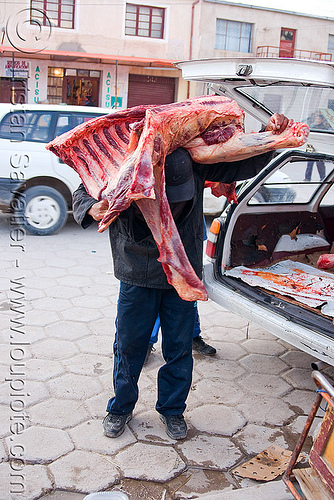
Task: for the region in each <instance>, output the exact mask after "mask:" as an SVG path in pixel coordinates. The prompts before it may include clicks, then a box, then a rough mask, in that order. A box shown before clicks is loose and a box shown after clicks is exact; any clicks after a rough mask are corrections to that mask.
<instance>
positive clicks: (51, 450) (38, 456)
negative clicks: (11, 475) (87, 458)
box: [6, 426, 74, 463]
mask: <svg viewBox="0 0 334 500" xmlns="http://www.w3.org/2000/svg"><path fill="white" fill-rule="evenodd" d="M15 437H16V438H17V440H18V437H17V436H15ZM18 442H19V444H20V446H24V458H25V460H27V461H28V462H33V463H34V462H35V463H46V462H51V461H53V460H56V459H57V458H59V457H61V456H62V455H65V454H66V453H69V452H70V451H71V450H73V448H74V445H73V443H72V441H71V440H70V438H69V436H68V434H67V432H65V431H62V430H60V429H50V428H48V427H41V426H31V427H29V428H28V429H25V430H24V431H23V432H22V433H21V434H20V436H19V441H18ZM6 444H7V446H8V447H9V446H10V445H11V438H10V437H7V438H6Z"/></svg>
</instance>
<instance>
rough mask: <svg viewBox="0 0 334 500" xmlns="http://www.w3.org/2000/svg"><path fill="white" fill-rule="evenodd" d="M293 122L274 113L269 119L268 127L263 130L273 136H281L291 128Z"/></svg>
mask: <svg viewBox="0 0 334 500" xmlns="http://www.w3.org/2000/svg"><path fill="white" fill-rule="evenodd" d="M292 124H293V120H292V119H291V120H289V118H287V117H286V116H284V115H280V114H279V113H275V114H274V115H272V116H271V117H270V119H269V122H268V125H267V126H266V128H265V132H269V131H270V132H272V133H273V134H281V133H282V132H284V130H285V129H286V128H287V127H291V125H292Z"/></svg>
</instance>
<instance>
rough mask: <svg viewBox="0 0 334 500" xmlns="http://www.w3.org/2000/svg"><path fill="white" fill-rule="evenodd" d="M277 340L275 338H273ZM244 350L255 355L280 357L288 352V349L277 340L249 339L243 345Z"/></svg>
mask: <svg viewBox="0 0 334 500" xmlns="http://www.w3.org/2000/svg"><path fill="white" fill-rule="evenodd" d="M272 338H273V339H275V337H272ZM241 345H242V347H243V348H244V349H247V351H248V352H250V353H255V354H269V355H270V356H279V355H280V354H283V352H285V351H286V348H285V347H284V346H283V345H282V344H280V343H279V342H278V341H277V340H263V339H247V340H245V341H244V342H242V343H241Z"/></svg>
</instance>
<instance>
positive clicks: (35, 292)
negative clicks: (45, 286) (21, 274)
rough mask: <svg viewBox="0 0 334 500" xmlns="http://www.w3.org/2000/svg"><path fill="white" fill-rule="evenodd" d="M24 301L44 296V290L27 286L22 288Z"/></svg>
mask: <svg viewBox="0 0 334 500" xmlns="http://www.w3.org/2000/svg"><path fill="white" fill-rule="evenodd" d="M24 292H25V296H26V301H27V302H32V301H35V300H36V299H41V298H42V297H45V296H46V290H42V289H40V288H29V287H28V286H27V287H26V288H25V290H24Z"/></svg>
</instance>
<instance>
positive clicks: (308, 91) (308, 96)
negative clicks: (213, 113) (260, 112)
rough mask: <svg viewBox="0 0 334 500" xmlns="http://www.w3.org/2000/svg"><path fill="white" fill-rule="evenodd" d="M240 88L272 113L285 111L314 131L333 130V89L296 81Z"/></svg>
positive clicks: (241, 91) (242, 92)
mask: <svg viewBox="0 0 334 500" xmlns="http://www.w3.org/2000/svg"><path fill="white" fill-rule="evenodd" d="M237 91H238V92H239V93H240V94H243V95H245V96H247V97H248V99H250V100H251V101H253V102H254V103H256V104H258V105H259V106H260V107H264V108H265V109H267V110H268V111H270V113H275V112H277V113H284V114H285V115H286V116H288V117H289V118H293V119H294V121H302V122H304V123H307V124H308V125H309V126H310V128H311V130H312V131H315V132H328V133H334V89H332V88H329V87H306V86H303V87H300V86H296V85H280V84H272V85H263V86H255V87H254V86H247V85H245V86H242V87H238V88H237Z"/></svg>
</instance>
